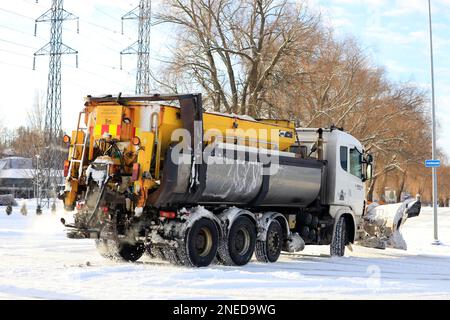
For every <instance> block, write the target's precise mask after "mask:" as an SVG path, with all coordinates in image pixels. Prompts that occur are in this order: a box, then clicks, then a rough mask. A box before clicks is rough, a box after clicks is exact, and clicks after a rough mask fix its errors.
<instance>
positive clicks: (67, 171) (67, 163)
mask: <svg viewBox="0 0 450 320" xmlns="http://www.w3.org/2000/svg"><path fill="white" fill-rule="evenodd" d="M69 166H70V163H69V160H66V161H64V177H67V176H68V175H69Z"/></svg>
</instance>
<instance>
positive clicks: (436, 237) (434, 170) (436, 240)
mask: <svg viewBox="0 0 450 320" xmlns="http://www.w3.org/2000/svg"><path fill="white" fill-rule="evenodd" d="M428 17H429V22H430V55H431V104H432V122H433V136H432V138H433V151H432V152H433V160H436V159H437V154H436V151H437V147H436V99H435V89H434V56H433V23H432V18H431V0H428ZM432 174H433V211H434V243H433V244H435V245H439V244H440V241H439V234H438V207H437V202H438V183H437V168H436V167H433V168H432Z"/></svg>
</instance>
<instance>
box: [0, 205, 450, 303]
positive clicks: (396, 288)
mask: <svg viewBox="0 0 450 320" xmlns="http://www.w3.org/2000/svg"><path fill="white" fill-rule="evenodd" d="M31 211H32V210H30V212H29V216H28V217H24V216H22V215H21V214H20V213H19V207H17V208H15V209H14V212H13V214H12V215H11V216H7V215H6V214H5V208H4V207H0V299H258V300H259V299H347V298H350V299H367V298H369V299H425V298H428V299H440V298H447V299H450V246H449V245H444V246H439V247H436V246H432V245H431V240H432V235H433V233H432V214H431V210H430V209H425V210H424V212H423V213H422V215H421V217H419V218H416V219H412V220H409V221H407V223H406V226H405V228H404V231H403V233H404V235H405V238H406V241H407V243H408V245H409V251H408V252H402V251H396V250H386V251H378V250H375V249H366V248H361V247H355V248H354V252H349V253H348V255H347V256H346V257H345V258H336V259H335V258H333V259H331V258H329V257H327V253H328V247H309V248H307V250H306V251H305V252H303V253H302V254H298V255H289V256H288V255H285V256H283V257H282V258H281V261H280V262H278V263H277V264H274V265H265V264H260V263H257V262H255V261H253V262H252V263H251V264H250V265H248V266H246V267H243V268H234V267H223V266H213V267H210V268H206V269H188V268H182V267H174V266H171V265H169V264H167V263H165V262H161V261H158V260H151V259H149V258H147V257H145V258H143V259H141V260H140V261H139V262H138V263H135V264H131V263H122V262H111V261H108V260H104V259H103V258H101V257H100V256H99V255H98V254H97V252H96V250H95V248H94V244H93V241H92V240H69V239H66V238H65V234H64V228H63V226H62V225H61V224H60V222H59V219H60V216H64V214H57V215H52V214H49V213H46V214H44V216H41V217H37V216H35V215H34V212H31ZM440 222H441V224H440V226H441V228H440V232H441V239H442V240H443V242H444V243H445V244H450V210H448V209H447V210H442V211H440Z"/></svg>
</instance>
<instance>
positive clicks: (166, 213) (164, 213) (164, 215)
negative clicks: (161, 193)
mask: <svg viewBox="0 0 450 320" xmlns="http://www.w3.org/2000/svg"><path fill="white" fill-rule="evenodd" d="M159 215H160V217H162V218H167V219H175V218H176V217H177V214H176V212H173V211H160V212H159Z"/></svg>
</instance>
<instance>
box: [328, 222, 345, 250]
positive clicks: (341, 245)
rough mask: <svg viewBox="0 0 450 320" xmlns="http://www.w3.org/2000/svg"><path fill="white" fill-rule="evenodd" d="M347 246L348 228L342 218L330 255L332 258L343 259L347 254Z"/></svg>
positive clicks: (332, 241)
mask: <svg viewBox="0 0 450 320" xmlns="http://www.w3.org/2000/svg"><path fill="white" fill-rule="evenodd" d="M346 245H347V226H346V222H345V218H344V217H340V218H339V220H338V222H337V224H336V230H335V231H334V234H333V239H332V240H331V245H330V254H331V256H332V257H343V256H344V254H345V246H346Z"/></svg>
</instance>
